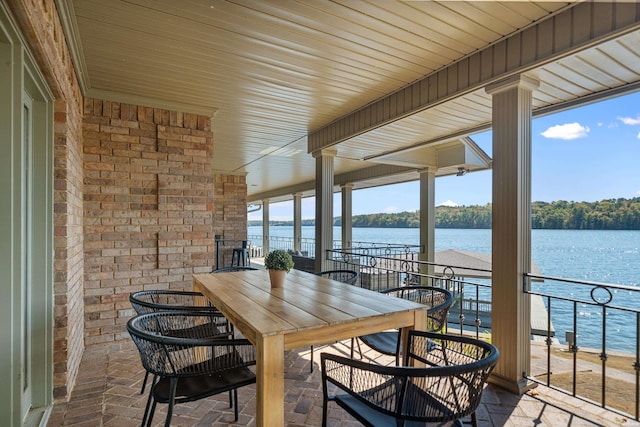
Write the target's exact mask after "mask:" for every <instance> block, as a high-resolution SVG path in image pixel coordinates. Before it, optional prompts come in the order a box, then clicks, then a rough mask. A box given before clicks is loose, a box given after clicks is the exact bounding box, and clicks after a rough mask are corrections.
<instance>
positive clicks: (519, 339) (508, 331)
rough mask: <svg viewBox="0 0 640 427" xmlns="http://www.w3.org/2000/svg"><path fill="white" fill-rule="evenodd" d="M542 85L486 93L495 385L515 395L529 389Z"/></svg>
mask: <svg viewBox="0 0 640 427" xmlns="http://www.w3.org/2000/svg"><path fill="white" fill-rule="evenodd" d="M537 86H538V82H537V81H535V80H532V79H529V78H526V77H524V76H516V77H515V78H509V79H506V80H503V81H501V82H497V83H495V84H492V85H490V86H488V87H487V88H486V91H487V93H489V94H490V95H492V103H493V105H492V108H493V117H492V120H493V208H492V224H493V225H492V228H493V231H492V260H491V262H492V271H493V273H492V282H493V292H492V307H493V310H492V322H491V324H492V328H491V339H492V342H493V344H495V345H496V346H497V347H498V349H499V350H500V361H499V362H498V365H497V366H496V369H495V370H494V371H493V375H492V377H491V381H492V382H494V383H496V384H498V385H500V386H502V387H504V388H507V389H508V390H511V391H513V392H515V393H520V394H521V393H524V392H525V391H527V390H528V389H529V388H530V384H529V382H528V381H527V380H525V379H524V378H523V375H524V374H529V373H530V365H531V361H530V352H531V348H530V346H531V323H530V316H531V303H530V297H529V295H528V294H525V293H524V285H523V278H524V276H523V274H524V273H527V272H530V271H531V112H532V106H531V102H532V91H533V90H534V89H535V88H536V87H537Z"/></svg>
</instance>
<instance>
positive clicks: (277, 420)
mask: <svg viewBox="0 0 640 427" xmlns="http://www.w3.org/2000/svg"><path fill="white" fill-rule="evenodd" d="M193 280H194V290H196V291H199V292H202V293H203V294H204V295H205V296H206V297H207V298H208V299H209V300H210V301H211V302H212V303H213V305H215V306H216V307H217V308H218V309H219V310H220V311H221V312H222V313H223V314H224V315H225V316H226V317H227V319H229V321H231V323H233V325H234V326H235V327H236V328H237V329H238V330H239V331H240V332H241V333H242V334H243V335H244V336H245V337H246V338H247V339H248V340H249V341H250V342H251V343H253V345H255V347H256V394H257V396H256V425H258V426H269V427H272V426H283V425H284V395H285V388H284V352H285V350H289V349H294V348H299V347H307V346H310V345H320V344H326V343H330V342H335V341H339V340H343V339H347V338H351V337H355V336H359V335H365V334H370V333H374V332H380V331H384V330H387V329H392V328H403V334H402V335H403V340H404V342H405V343H406V337H407V334H408V330H409V329H420V330H422V329H424V327H425V326H426V306H424V305H421V304H417V303H414V302H412V301H407V300H404V299H401V298H395V297H391V296H388V295H384V294H380V293H378V292H374V291H370V290H367V289H362V288H359V287H357V286H353V285H347V284H345V283H341V282H338V281H335V280H331V279H327V278H324V277H320V276H316V275H314V274H310V273H306V272H302V271H298V270H291V272H289V273H288V274H287V278H286V280H285V284H284V286H283V287H282V288H271V286H270V283H269V275H268V272H267V271H266V270H255V271H237V272H228V273H217V274H195V275H193Z"/></svg>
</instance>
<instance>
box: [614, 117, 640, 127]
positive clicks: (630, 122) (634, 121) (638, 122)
mask: <svg viewBox="0 0 640 427" xmlns="http://www.w3.org/2000/svg"><path fill="white" fill-rule="evenodd" d="M618 120H620V121H621V122H622V123H624V124H625V125H631V126H633V125H640V115H639V116H638V117H636V118H635V119H634V118H632V117H618Z"/></svg>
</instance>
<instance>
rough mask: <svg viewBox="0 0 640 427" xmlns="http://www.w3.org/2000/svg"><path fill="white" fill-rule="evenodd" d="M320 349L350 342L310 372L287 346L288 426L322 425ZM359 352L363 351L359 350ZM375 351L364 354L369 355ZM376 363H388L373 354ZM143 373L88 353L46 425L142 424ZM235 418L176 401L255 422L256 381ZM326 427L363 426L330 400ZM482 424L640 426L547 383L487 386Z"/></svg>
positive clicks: (129, 363)
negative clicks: (521, 391)
mask: <svg viewBox="0 0 640 427" xmlns="http://www.w3.org/2000/svg"><path fill="white" fill-rule="evenodd" d="M322 351H330V352H338V353H342V354H346V355H348V354H349V341H345V342H340V343H336V344H334V345H331V346H322V347H319V348H316V349H315V351H314V361H315V363H314V365H315V368H314V371H313V373H310V372H309V363H310V352H309V349H308V348H307V349H304V348H301V349H296V350H292V351H288V352H287V355H286V358H285V373H286V380H285V390H286V396H285V423H286V425H287V426H291V427H302V426H320V425H321V421H322V386H321V374H320V369H319V365H318V363H319V360H320V353H321V352H322ZM363 351H365V348H364V347H363ZM374 354H375V353H373V352H372V351H369V352H365V354H364V359H365V360H367V359H369V360H371V358H372V357H374V356H373V355H374ZM376 360H377V362H380V363H389V362H391V363H392V361H391V360H390V359H389V360H385V359H381V358H378V359H376ZM143 377H144V370H143V369H142V366H141V365H140V359H139V356H138V352H137V350H136V349H135V348H134V347H133V346H131V347H130V348H127V349H124V350H122V349H117V350H115V349H114V350H107V349H101V350H87V351H86V352H85V354H84V357H83V360H82V364H81V366H80V371H79V374H78V378H77V381H76V384H75V387H74V390H73V392H72V394H71V398H70V400H69V401H67V402H58V403H57V404H56V405H55V406H54V408H53V411H52V414H51V416H50V418H49V422H48V426H50V427H58V426H74V427H85V426H86V427H96V426H113V427H128V426H138V425H140V423H141V421H142V415H143V413H144V406H145V403H146V393H145V395H144V396H143V395H141V394H140V387H141V384H142V379H143ZM238 399H239V402H238V405H239V409H240V417H239V420H238V422H237V423H234V422H233V410H232V409H231V408H229V401H228V395H227V394H221V395H218V396H214V397H211V398H208V399H204V400H201V401H198V402H193V403H185V404H181V405H176V407H175V410H174V416H173V419H172V422H171V425H172V426H181V427H190V426H199V427H204V426H224V425H238V426H253V425H255V420H254V415H255V386H249V387H244V388H242V389H240V390H239V392H238ZM330 405H331V406H330V409H329V426H331V427H351V426H358V425H360V424H359V423H357V422H356V421H355V420H353V418H351V417H350V416H349V415H348V414H347V413H346V412H344V411H342V410H341V409H340V408H338V407H337V406H336V405H335V404H330ZM156 412H157V413H156V416H155V417H154V423H153V425H154V426H160V425H163V424H164V418H165V415H166V405H159V408H158V411H156ZM477 415H478V422H479V425H480V426H553V427H556V426H625V427H626V426H640V423H637V422H636V421H634V420H631V419H627V418H624V417H622V416H620V415H617V414H615V413H612V412H609V411H606V410H605V409H603V408H600V407H598V406H596V405H591V404H589V403H585V402H583V401H580V400H577V399H574V398H572V397H570V396H567V395H565V394H562V393H560V392H557V391H554V390H552V389H549V388H547V387H542V386H540V387H538V388H536V389H534V390H532V391H531V392H529V393H528V394H525V395H523V396H516V395H513V394H511V393H509V392H506V391H504V390H502V389H500V388H498V387H495V386H492V385H488V386H487V387H486V388H485V391H484V393H483V396H482V403H481V405H480V407H479V409H478V412H477Z"/></svg>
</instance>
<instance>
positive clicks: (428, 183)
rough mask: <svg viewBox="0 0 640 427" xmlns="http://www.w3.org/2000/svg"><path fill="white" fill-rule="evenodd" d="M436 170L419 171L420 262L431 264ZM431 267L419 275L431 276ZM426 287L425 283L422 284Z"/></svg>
mask: <svg viewBox="0 0 640 427" xmlns="http://www.w3.org/2000/svg"><path fill="white" fill-rule="evenodd" d="M435 200H436V169H435V168H426V169H422V170H421V171H420V261H428V262H433V260H434V257H435V240H436V239H435V231H436V230H435V229H436V207H435V204H436V202H435ZM433 271H434V268H433V265H428V266H424V265H423V266H422V267H421V271H420V273H422V274H428V275H429V276H433ZM424 284H425V285H427V283H424Z"/></svg>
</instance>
